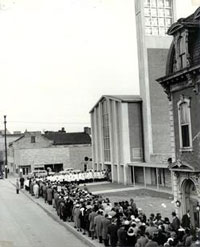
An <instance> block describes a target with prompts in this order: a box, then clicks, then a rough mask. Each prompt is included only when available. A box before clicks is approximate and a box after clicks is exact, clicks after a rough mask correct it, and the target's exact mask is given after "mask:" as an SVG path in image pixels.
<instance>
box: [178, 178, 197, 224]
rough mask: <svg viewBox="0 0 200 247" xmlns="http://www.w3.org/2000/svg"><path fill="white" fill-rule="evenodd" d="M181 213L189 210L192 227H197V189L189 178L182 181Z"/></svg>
mask: <svg viewBox="0 0 200 247" xmlns="http://www.w3.org/2000/svg"><path fill="white" fill-rule="evenodd" d="M181 187H182V215H183V214H186V213H187V211H188V210H189V211H190V217H191V218H190V219H191V224H192V226H193V227H199V212H197V211H196V206H197V203H198V197H197V190H196V186H195V184H194V182H193V181H192V180H191V179H185V180H184V181H183V183H182V186H181Z"/></svg>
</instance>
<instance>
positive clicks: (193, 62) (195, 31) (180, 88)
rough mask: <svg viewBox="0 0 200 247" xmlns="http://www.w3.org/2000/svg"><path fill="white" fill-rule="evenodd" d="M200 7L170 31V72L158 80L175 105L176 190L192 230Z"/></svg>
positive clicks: (199, 118) (198, 181)
mask: <svg viewBox="0 0 200 247" xmlns="http://www.w3.org/2000/svg"><path fill="white" fill-rule="evenodd" d="M199 23H200V8H198V9H197V10H196V11H195V12H194V13H193V14H192V15H190V16H188V17H187V18H181V19H179V20H178V21H177V22H176V23H174V24H173V25H172V26H171V27H170V28H169V30H168V34H169V35H171V36H172V37H173V41H172V43H171V48H170V50H169V55H168V59H167V60H166V65H167V70H166V73H165V74H163V77H160V78H159V79H158V80H157V81H158V82H159V83H160V84H161V86H162V87H163V92H165V93H166V94H167V96H168V99H169V102H170V104H171V105H172V107H171V110H170V116H171V124H172V125H174V129H171V131H172V133H171V135H172V136H174V139H172V144H173V146H174V147H175V161H174V162H172V164H171V170H172V172H173V175H174V176H173V188H174V189H173V191H174V198H175V201H176V206H177V207H176V209H177V212H178V214H179V216H180V217H182V215H184V214H186V213H187V211H188V210H189V211H190V217H191V223H192V226H193V227H198V228H199V226H200V218H199V205H200V111H199V109H200V55H199V54H200V40H199V34H200V25H199Z"/></svg>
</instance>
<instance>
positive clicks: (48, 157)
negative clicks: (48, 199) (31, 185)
mask: <svg viewBox="0 0 200 247" xmlns="http://www.w3.org/2000/svg"><path fill="white" fill-rule="evenodd" d="M32 135H33V134H29V133H27V134H26V136H25V137H24V138H21V139H20V140H19V141H17V142H15V143H13V147H11V148H10V149H9V152H8V154H9V156H8V163H9V165H10V166H11V163H13V164H14V166H13V167H15V168H18V167H19V166H31V170H33V169H34V167H37V166H44V165H48V164H63V168H67V167H73V168H75V169H83V163H82V162H83V161H84V158H85V157H86V156H87V157H88V158H91V153H92V151H91V145H87V144H86V145H52V141H50V140H48V139H47V138H45V137H43V136H41V134H39V133H36V134H35V136H36V142H35V143H31V136H32ZM90 167H91V165H90Z"/></svg>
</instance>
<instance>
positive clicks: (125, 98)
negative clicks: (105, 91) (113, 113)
mask: <svg viewBox="0 0 200 247" xmlns="http://www.w3.org/2000/svg"><path fill="white" fill-rule="evenodd" d="M103 99H110V100H115V101H118V102H121V103H134V102H142V98H141V97H140V96H139V95H102V96H101V98H100V99H99V100H98V101H97V103H96V104H95V105H94V106H93V108H92V109H91V110H90V112H92V111H93V110H94V108H95V107H96V106H97V105H98V104H99V102H101V101H102V100H103Z"/></svg>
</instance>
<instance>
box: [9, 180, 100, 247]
mask: <svg viewBox="0 0 200 247" xmlns="http://www.w3.org/2000/svg"><path fill="white" fill-rule="evenodd" d="M9 182H10V184H12V185H13V186H14V187H15V184H14V183H12V182H11V181H10V180H9ZM20 191H21V192H22V193H23V194H24V195H25V196H26V197H27V198H29V199H30V200H31V201H32V202H34V203H35V204H37V205H38V206H39V207H40V208H41V209H42V210H43V211H44V212H45V213H46V214H47V215H48V216H50V217H51V218H52V219H53V220H54V221H56V222H57V223H59V224H60V225H62V226H63V227H65V229H66V230H68V231H70V232H71V233H72V234H73V235H74V236H75V237H77V238H78V239H80V240H81V241H82V242H83V243H84V244H86V245H88V246H90V247H98V246H101V247H102V246H103V245H100V244H99V243H98V242H96V241H95V240H93V241H95V242H92V240H90V239H88V238H89V237H86V236H85V235H82V234H80V233H79V232H77V231H76V230H75V229H74V228H73V227H72V226H71V225H69V224H67V223H66V222H63V221H61V220H60V219H59V218H58V216H57V215H55V214H53V213H51V212H50V211H49V210H47V209H46V208H45V207H43V206H42V205H41V204H40V203H38V202H36V201H35V200H34V199H33V198H31V196H29V195H28V194H27V193H26V192H25V191H23V190H20Z"/></svg>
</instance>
